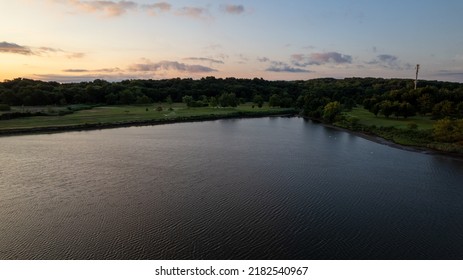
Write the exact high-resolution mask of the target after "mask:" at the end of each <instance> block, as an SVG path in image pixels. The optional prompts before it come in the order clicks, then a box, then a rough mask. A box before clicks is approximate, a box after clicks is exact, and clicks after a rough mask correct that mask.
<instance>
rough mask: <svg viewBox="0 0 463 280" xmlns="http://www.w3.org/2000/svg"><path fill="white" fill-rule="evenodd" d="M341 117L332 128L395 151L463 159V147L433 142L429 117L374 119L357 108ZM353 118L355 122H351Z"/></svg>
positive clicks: (368, 113) (431, 122)
mask: <svg viewBox="0 0 463 280" xmlns="http://www.w3.org/2000/svg"><path fill="white" fill-rule="evenodd" d="M344 117H345V119H344V120H342V121H338V122H335V123H333V126H334V127H337V128H341V129H345V130H348V131H351V132H353V133H356V134H358V135H360V136H364V138H367V139H369V140H372V141H375V142H378V143H383V144H386V145H390V146H394V147H397V148H402V149H406V150H414V151H421V152H423V151H425V152H429V153H439V154H445V155H449V156H454V157H460V158H461V157H462V156H463V146H461V145H458V144H456V143H444V142H438V141H436V140H435V139H434V137H433V125H434V124H435V122H436V121H435V120H432V119H431V118H430V117H426V116H414V117H410V118H407V119H403V118H385V117H376V116H374V115H373V114H372V113H370V112H368V111H367V110H365V109H363V108H359V107H357V108H354V109H353V110H352V111H351V112H346V113H344ZM352 118H356V119H357V120H356V121H355V122H352ZM411 124H412V125H411Z"/></svg>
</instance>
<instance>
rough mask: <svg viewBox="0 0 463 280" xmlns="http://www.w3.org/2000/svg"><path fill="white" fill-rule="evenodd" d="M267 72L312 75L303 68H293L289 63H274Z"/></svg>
mask: <svg viewBox="0 0 463 280" xmlns="http://www.w3.org/2000/svg"><path fill="white" fill-rule="evenodd" d="M265 71H267V72H288V73H311V72H312V71H310V70H307V69H303V68H296V67H292V66H290V65H289V64H287V63H284V62H281V61H272V64H271V65H270V67H268V68H267V69H265Z"/></svg>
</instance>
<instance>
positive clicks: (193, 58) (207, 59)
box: [184, 57, 224, 64]
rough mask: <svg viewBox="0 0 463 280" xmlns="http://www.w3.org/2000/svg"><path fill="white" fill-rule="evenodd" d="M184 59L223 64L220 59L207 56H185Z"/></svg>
mask: <svg viewBox="0 0 463 280" xmlns="http://www.w3.org/2000/svg"><path fill="white" fill-rule="evenodd" d="M184 60H191V61H201V62H209V63H210V64H213V63H217V64H224V62H223V61H222V60H218V59H212V58H207V57H186V58H184Z"/></svg>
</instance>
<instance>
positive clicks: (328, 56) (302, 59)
mask: <svg viewBox="0 0 463 280" xmlns="http://www.w3.org/2000/svg"><path fill="white" fill-rule="evenodd" d="M291 62H292V63H293V64H294V65H295V66H299V67H305V66H308V65H323V64H329V63H332V64H350V63H352V56H350V55H347V54H341V53H338V52H324V53H312V54H310V55H304V54H293V55H291Z"/></svg>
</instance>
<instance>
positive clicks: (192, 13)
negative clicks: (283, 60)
mask: <svg viewBox="0 0 463 280" xmlns="http://www.w3.org/2000/svg"><path fill="white" fill-rule="evenodd" d="M175 14H176V15H178V16H186V17H191V18H196V19H208V18H211V16H210V15H209V11H208V10H207V9H205V8H199V7H183V8H181V9H178V10H177V12H176V13H175Z"/></svg>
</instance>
